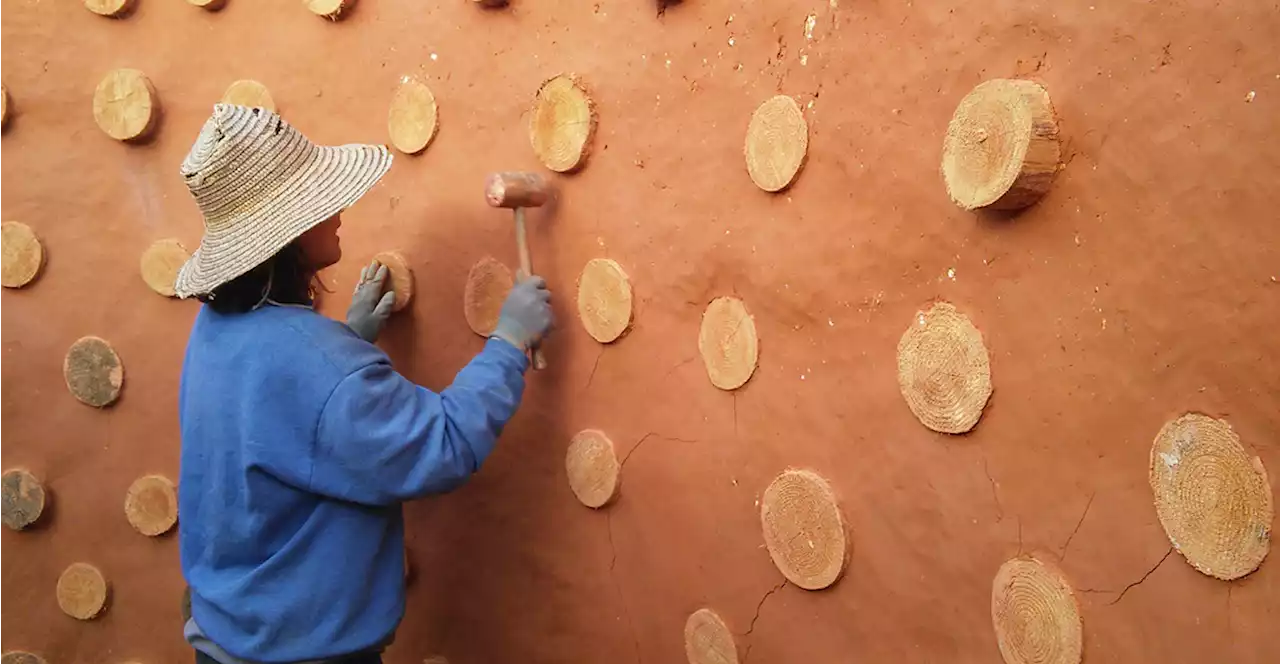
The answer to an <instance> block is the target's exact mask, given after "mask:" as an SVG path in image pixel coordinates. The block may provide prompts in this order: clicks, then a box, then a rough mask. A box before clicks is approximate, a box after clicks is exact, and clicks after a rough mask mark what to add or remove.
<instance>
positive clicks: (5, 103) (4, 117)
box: [0, 83, 9, 128]
mask: <svg viewBox="0 0 1280 664" xmlns="http://www.w3.org/2000/svg"><path fill="white" fill-rule="evenodd" d="M8 125H9V88H6V87H4V84H3V83H0V128H4V127H7V126H8Z"/></svg>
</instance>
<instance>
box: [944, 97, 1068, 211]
mask: <svg viewBox="0 0 1280 664" xmlns="http://www.w3.org/2000/svg"><path fill="white" fill-rule="evenodd" d="M1060 156H1061V154H1060V147H1059V145H1058V121H1057V119H1056V117H1055V116H1054V113H1053V105H1052V104H1050V103H1049V93H1048V92H1046V91H1045V89H1044V88H1043V87H1041V86H1040V85H1039V84H1038V83H1033V82H1031V81H1021V80H1013V79H995V80H992V81H987V82H985V83H982V84H979V85H978V86H977V87H976V88H974V89H973V91H972V92H970V93H969V94H968V95H965V98H964V99H962V100H960V105H959V106H958V107H956V112H955V115H953V116H951V124H949V125H948V126H947V136H946V138H945V139H943V142H942V175H943V179H944V180H946V183H947V194H949V195H950V196H951V200H952V201H954V202H955V204H956V205H959V206H960V207H962V208H964V209H966V210H975V209H978V208H988V207H989V208H992V209H997V210H1016V209H1018V208H1023V207H1026V206H1028V205H1031V204H1032V203H1035V202H1036V201H1038V200H1040V197H1041V196H1043V195H1044V194H1045V193H1046V192H1048V191H1049V187H1050V186H1052V185H1053V179H1054V176H1056V175H1057V173H1058V160H1059V158H1060Z"/></svg>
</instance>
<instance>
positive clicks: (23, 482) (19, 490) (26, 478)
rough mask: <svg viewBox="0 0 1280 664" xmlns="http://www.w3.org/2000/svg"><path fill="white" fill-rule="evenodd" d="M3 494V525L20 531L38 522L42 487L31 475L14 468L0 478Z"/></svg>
mask: <svg viewBox="0 0 1280 664" xmlns="http://www.w3.org/2000/svg"><path fill="white" fill-rule="evenodd" d="M0 485H2V486H3V493H4V502H3V505H4V515H3V516H4V525H5V526H7V527H8V528H9V529H10V530H22V529H23V528H26V527H28V526H30V525H31V524H33V523H35V522H36V521H39V520H40V515H41V514H43V513H44V501H45V495H44V485H42V484H40V480H38V479H36V477H35V476H34V475H32V474H31V473H29V472H27V471H25V470H22V469H21V468H15V469H13V470H6V471H5V472H4V475H3V476H0Z"/></svg>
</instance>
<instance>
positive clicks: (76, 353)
mask: <svg viewBox="0 0 1280 664" xmlns="http://www.w3.org/2000/svg"><path fill="white" fill-rule="evenodd" d="M62 375H63V377H64V378H65V379H66V381H67V389H69V390H71V394H72V396H74V397H75V398H76V399H79V400H80V402H81V403H84V404H87V405H90V406H93V407H94V408H104V407H106V406H109V405H111V404H112V403H115V400H116V399H117V398H118V397H119V396H120V387H121V386H122V385H124V365H123V364H121V362H120V356H119V355H116V351H115V349H113V348H112V347H111V344H108V343H107V342H106V341H104V340H102V339H99V338H98V337H83V338H81V339H80V340H79V341H77V342H75V343H74V344H72V345H71V348H70V349H69V350H67V356H66V358H65V359H64V360H63V362H62Z"/></svg>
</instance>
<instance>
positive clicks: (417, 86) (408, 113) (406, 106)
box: [387, 79, 440, 154]
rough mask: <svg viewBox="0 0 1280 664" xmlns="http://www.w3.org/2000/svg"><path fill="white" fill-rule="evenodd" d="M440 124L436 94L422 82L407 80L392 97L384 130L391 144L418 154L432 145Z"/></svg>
mask: <svg viewBox="0 0 1280 664" xmlns="http://www.w3.org/2000/svg"><path fill="white" fill-rule="evenodd" d="M439 126H440V113H439V109H438V108H437V107H436V98H435V95H433V94H431V88H428V87H427V85H426V84H425V83H422V82H421V81H416V80H413V79H406V80H405V81H404V83H402V84H400V87H399V88H398V89H397V90H396V93H395V95H394V96H392V97H391V108H390V109H389V110H388V111H387V133H389V134H390V135H391V144H392V145H394V146H396V149H397V150H399V151H401V152H404V153H406V154H417V153H419V152H422V151H423V150H425V149H427V146H429V145H431V140H432V139H433V138H435V137H436V129H438V128H439Z"/></svg>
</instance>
